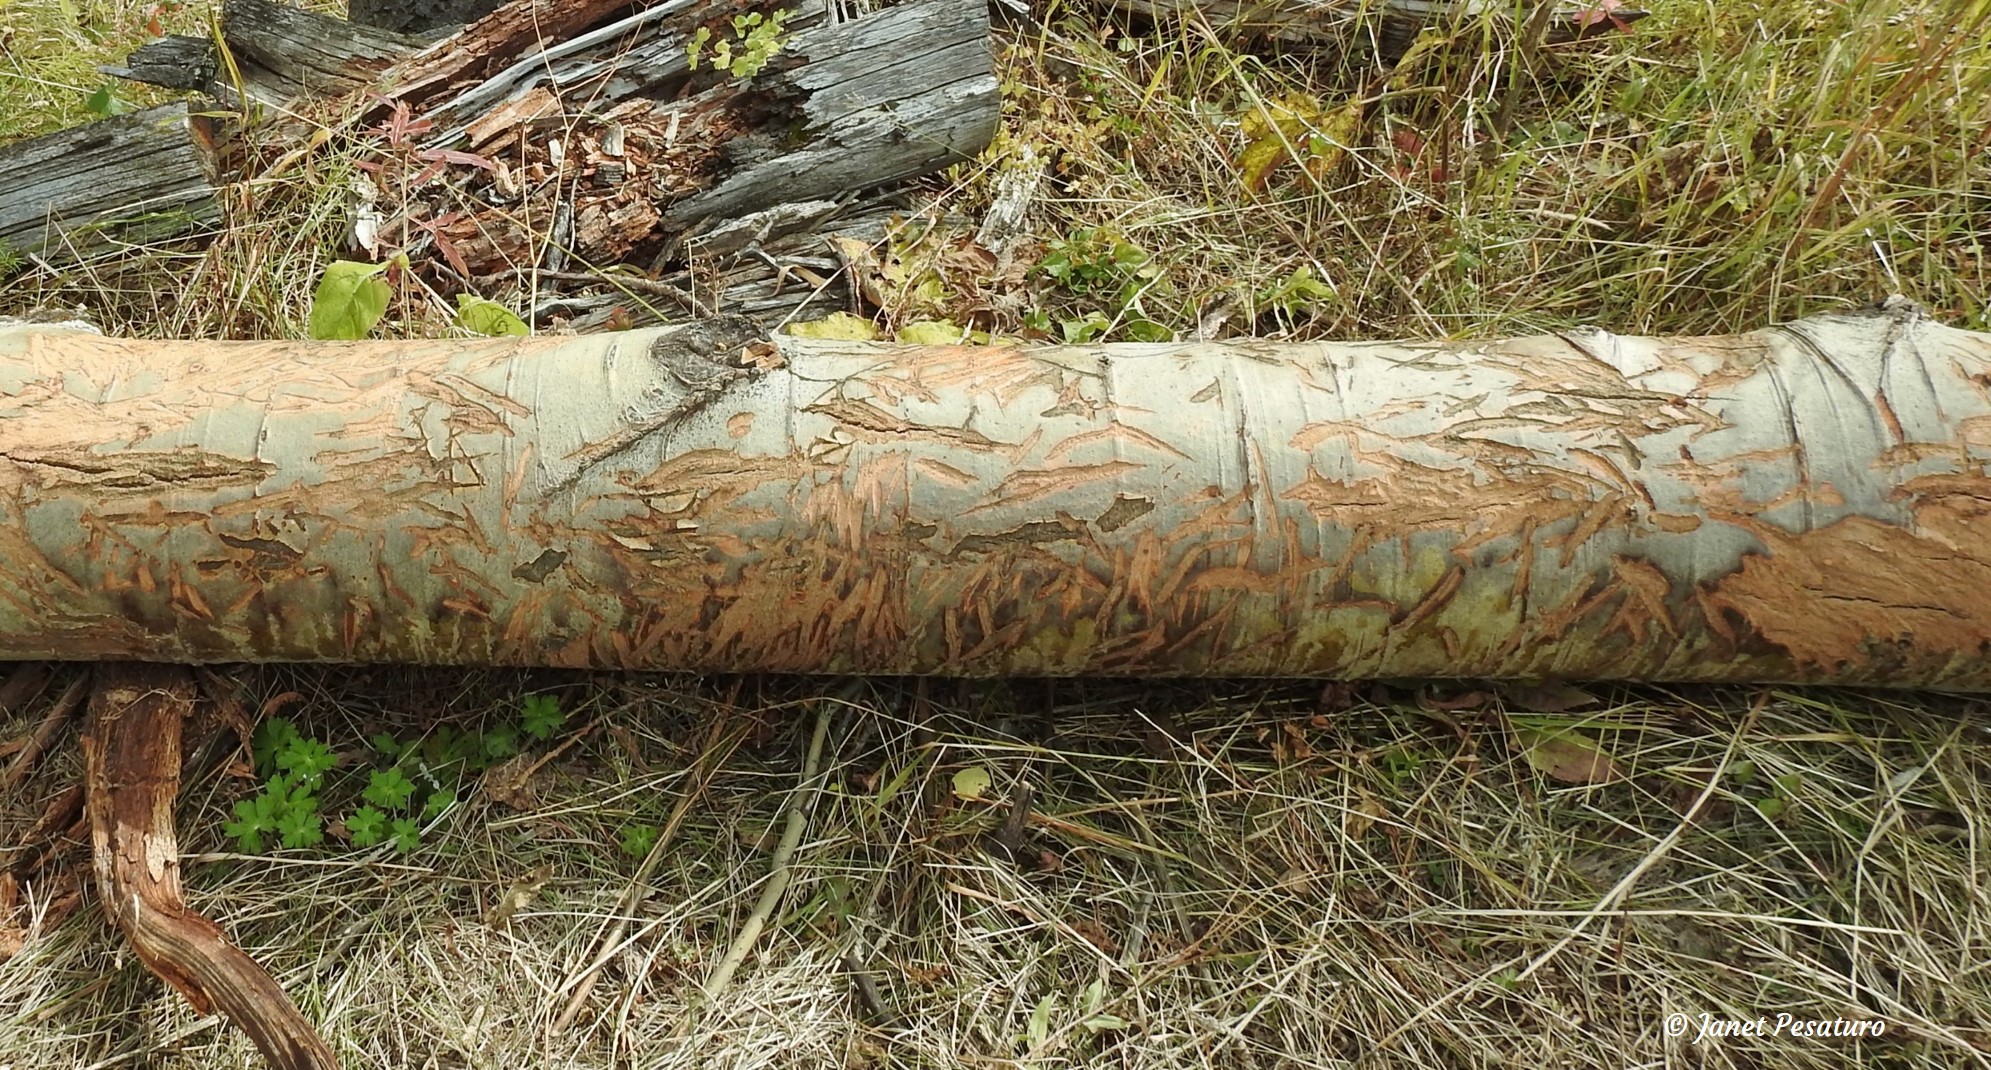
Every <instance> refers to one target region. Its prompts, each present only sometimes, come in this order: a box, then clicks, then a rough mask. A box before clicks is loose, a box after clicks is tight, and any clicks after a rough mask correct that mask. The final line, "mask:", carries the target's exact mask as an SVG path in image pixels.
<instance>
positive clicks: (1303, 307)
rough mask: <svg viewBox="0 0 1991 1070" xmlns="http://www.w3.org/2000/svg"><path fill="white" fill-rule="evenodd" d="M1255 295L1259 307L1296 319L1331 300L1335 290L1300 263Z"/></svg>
mask: <svg viewBox="0 0 1991 1070" xmlns="http://www.w3.org/2000/svg"><path fill="white" fill-rule="evenodd" d="M1257 297H1258V303H1259V305H1260V306H1261V307H1264V308H1268V309H1272V310H1275V311H1277V312H1279V313H1281V314H1283V315H1284V316H1285V317H1286V318H1288V319H1296V318H1298V317H1300V316H1303V315H1305V314H1306V313H1307V312H1308V311H1310V310H1311V309H1312V308H1313V307H1314V306H1316V305H1319V304H1322V303H1325V302H1327V301H1331V300H1333V299H1334V297H1335V292H1334V287H1332V286H1330V285H1328V284H1327V283H1325V282H1322V281H1321V280H1320V279H1317V278H1314V272H1313V268H1311V267H1309V266H1307V265H1306V264H1301V265H1300V266H1299V267H1297V268H1294V269H1293V270H1292V272H1291V273H1290V274H1288V275H1287V276H1286V277H1285V278H1282V279H1280V280H1279V281H1278V282H1276V283H1274V284H1272V285H1271V286H1267V287H1265V288H1263V289H1261V290H1259V291H1258V294H1257Z"/></svg>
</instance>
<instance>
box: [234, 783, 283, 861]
mask: <svg viewBox="0 0 1991 1070" xmlns="http://www.w3.org/2000/svg"><path fill="white" fill-rule="evenodd" d="M221 831H222V832H223V833H224V834H225V835H227V836H229V837H230V838H232V839H233V840H234V841H235V843H236V844H237V845H238V846H240V847H241V848H242V853H243V854H252V855H254V854H262V853H263V834H264V833H266V832H274V831H276V816H275V814H274V813H273V812H272V800H271V799H270V797H269V796H268V795H267V794H264V795H257V796H255V797H254V798H250V799H242V800H239V801H238V802H236V804H235V820H233V821H229V822H225V823H223V824H222V826H221Z"/></svg>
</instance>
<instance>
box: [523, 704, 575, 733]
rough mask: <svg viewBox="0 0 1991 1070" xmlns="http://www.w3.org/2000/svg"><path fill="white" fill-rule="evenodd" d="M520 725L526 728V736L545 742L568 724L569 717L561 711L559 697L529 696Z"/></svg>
mask: <svg viewBox="0 0 1991 1070" xmlns="http://www.w3.org/2000/svg"><path fill="white" fill-rule="evenodd" d="M520 723H521V724H523V725H524V726H525V734H526V735H528V736H531V737H532V738H534V739H537V740H540V741H542V742H544V741H545V740H547V739H549V738H551V737H552V735H553V733H555V732H558V731H559V730H560V726H561V725H563V724H566V723H567V715H566V714H565V713H564V712H562V711H561V709H560V699H559V697H558V696H555V695H527V696H526V699H525V714H524V716H523V717H522V718H520Z"/></svg>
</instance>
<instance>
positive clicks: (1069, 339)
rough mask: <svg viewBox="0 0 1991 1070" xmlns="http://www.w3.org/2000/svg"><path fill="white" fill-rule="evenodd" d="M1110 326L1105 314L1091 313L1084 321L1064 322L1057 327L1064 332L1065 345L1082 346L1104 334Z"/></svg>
mask: <svg viewBox="0 0 1991 1070" xmlns="http://www.w3.org/2000/svg"><path fill="white" fill-rule="evenodd" d="M1112 325H1113V324H1112V322H1111V321H1110V320H1108V319H1107V318H1106V314H1105V313H1103V312H1098V311H1093V312H1088V313H1086V314H1085V318H1084V319H1076V320H1066V321H1064V322H1063V323H1061V324H1059V325H1058V327H1059V329H1060V330H1062V331H1063V332H1064V335H1065V344H1066V345H1073V346H1082V345H1084V344H1086V343H1087V342H1090V341H1092V340H1093V339H1095V338H1098V337H1099V336H1100V335H1102V334H1105V333H1106V328H1108V327H1111V326H1112Z"/></svg>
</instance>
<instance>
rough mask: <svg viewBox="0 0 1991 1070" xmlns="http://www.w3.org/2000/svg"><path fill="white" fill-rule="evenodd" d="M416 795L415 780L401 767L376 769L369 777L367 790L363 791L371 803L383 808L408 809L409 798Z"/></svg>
mask: <svg viewBox="0 0 1991 1070" xmlns="http://www.w3.org/2000/svg"><path fill="white" fill-rule="evenodd" d="M414 796H415V782H414V781H412V780H409V779H408V777H407V774H405V773H403V772H401V770H400V768H399V767H389V768H386V769H375V770H374V771H373V774H372V775H371V776H370V777H368V778H367V784H366V790H365V791H364V792H362V793H361V797H362V798H364V799H365V800H366V801H367V802H368V803H369V804H370V805H373V806H377V807H379V808H380V809H382V810H402V809H406V808H407V806H408V800H410V799H412V798H414Z"/></svg>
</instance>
